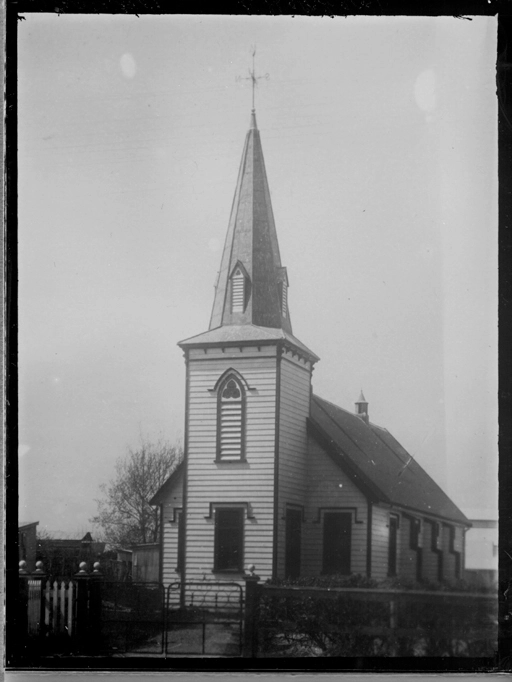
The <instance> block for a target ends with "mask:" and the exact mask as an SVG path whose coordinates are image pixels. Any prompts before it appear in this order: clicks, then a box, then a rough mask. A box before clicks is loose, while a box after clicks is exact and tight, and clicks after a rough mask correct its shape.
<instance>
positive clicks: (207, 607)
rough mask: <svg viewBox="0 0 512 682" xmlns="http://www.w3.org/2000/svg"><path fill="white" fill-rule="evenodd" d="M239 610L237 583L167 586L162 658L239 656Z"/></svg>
mask: <svg viewBox="0 0 512 682" xmlns="http://www.w3.org/2000/svg"><path fill="white" fill-rule="evenodd" d="M243 607H244V603H243V590H242V587H241V586H240V585H239V584H238V583H224V582H209V581H197V582H185V583H181V582H175V583H171V584H170V585H169V586H168V587H167V599H166V615H167V618H166V632H165V655H166V656H169V657H171V656H172V657H174V656H212V657H219V656H230V657H234V656H241V654H242V644H243V640H242V637H243Z"/></svg>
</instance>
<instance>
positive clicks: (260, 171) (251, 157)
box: [210, 109, 292, 333]
mask: <svg viewBox="0 0 512 682" xmlns="http://www.w3.org/2000/svg"><path fill="white" fill-rule="evenodd" d="M287 288H288V278H287V275H286V268H283V267H282V266H281V257H280V255H279V245H278V242H277V234H276V228H275V223H274V215H273V212H272V204H271V201H270V190H269V187H268V181H267V174H266V171H265V162H264V160H263V150H262V148H261V140H260V133H259V130H258V128H257V125H256V112H255V110H254V109H252V111H251V125H250V128H249V130H248V132H247V135H246V138H245V146H244V150H243V154H242V162H241V164H240V170H239V173H238V181H237V185H236V190H235V196H234V199H233V206H232V209H231V217H230V219H229V225H228V232H227V235H226V242H225V245H224V251H223V254H222V259H221V266H220V271H219V276H218V280H217V285H216V291H215V299H214V303H213V310H212V316H211V320H210V329H215V328H217V327H221V326H225V325H245V324H252V325H256V326H260V327H271V328H279V329H283V330H284V331H287V332H290V333H291V331H292V329H291V324H290V317H289V312H288V301H287Z"/></svg>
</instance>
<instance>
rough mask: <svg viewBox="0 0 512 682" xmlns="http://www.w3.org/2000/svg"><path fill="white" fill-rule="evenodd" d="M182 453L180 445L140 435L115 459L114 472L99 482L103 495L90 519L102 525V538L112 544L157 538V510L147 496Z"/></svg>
mask: <svg viewBox="0 0 512 682" xmlns="http://www.w3.org/2000/svg"><path fill="white" fill-rule="evenodd" d="M182 456H183V451H182V448H181V445H179V444H176V445H171V444H170V443H169V442H167V441H165V440H159V441H158V442H157V443H150V442H148V440H146V439H141V444H140V446H139V447H138V448H137V449H136V450H132V449H131V448H130V449H129V450H128V453H127V455H126V456H125V457H121V458H119V459H118V460H117V462H116V473H115V476H114V478H113V479H112V480H111V481H109V483H106V484H105V483H104V484H102V485H101V486H100V490H101V492H102V494H103V497H102V498H101V499H99V500H96V503H97V505H98V514H97V516H94V517H93V518H92V519H91V523H94V524H95V525H96V526H99V527H100V528H101V531H102V532H101V535H102V539H104V540H105V541H106V542H107V543H108V545H110V546H111V547H113V548H117V547H127V546H129V545H132V544H137V543H149V542H158V540H159V537H160V510H159V509H158V508H157V507H152V506H151V505H150V504H149V500H150V499H151V498H152V497H153V495H154V494H155V493H156V492H157V490H158V489H159V488H160V487H161V486H162V485H163V484H164V483H165V481H166V480H167V479H168V478H169V476H170V475H171V474H172V472H173V471H174V469H175V468H176V467H177V466H178V464H179V462H180V461H181V459H182Z"/></svg>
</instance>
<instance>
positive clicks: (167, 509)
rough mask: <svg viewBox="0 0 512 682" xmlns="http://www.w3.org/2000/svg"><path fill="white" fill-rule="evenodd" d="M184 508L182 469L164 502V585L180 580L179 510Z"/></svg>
mask: <svg viewBox="0 0 512 682" xmlns="http://www.w3.org/2000/svg"><path fill="white" fill-rule="evenodd" d="M182 508H183V471H181V472H180V473H179V474H178V475H177V477H176V480H175V482H174V485H173V486H172V489H171V490H170V491H169V492H168V493H167V496H166V501H165V502H164V504H163V514H162V523H163V533H162V536H163V537H162V539H163V547H162V582H163V583H164V585H169V583H172V582H175V581H177V580H180V574H179V573H178V571H177V570H176V569H177V567H178V517H177V513H176V512H177V511H178V510H181V509H182Z"/></svg>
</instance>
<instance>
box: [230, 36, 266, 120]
mask: <svg viewBox="0 0 512 682" xmlns="http://www.w3.org/2000/svg"><path fill="white" fill-rule="evenodd" d="M255 55H256V46H254V47H253V48H252V69H249V76H248V77H246V78H243V77H242V76H237V77H236V80H237V81H251V85H252V110H253V112H254V110H255V105H254V91H255V90H256V86H257V85H258V81H259V80H261V79H262V78H265V80H268V79H269V78H270V76H269V74H268V73H266V74H264V75H263V76H257V75H256V69H255V66H254V61H255Z"/></svg>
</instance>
